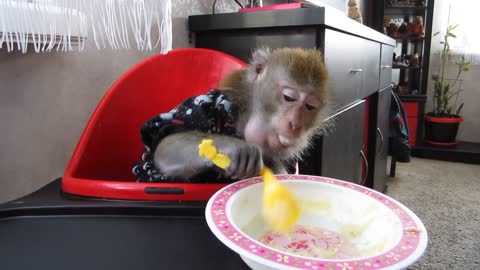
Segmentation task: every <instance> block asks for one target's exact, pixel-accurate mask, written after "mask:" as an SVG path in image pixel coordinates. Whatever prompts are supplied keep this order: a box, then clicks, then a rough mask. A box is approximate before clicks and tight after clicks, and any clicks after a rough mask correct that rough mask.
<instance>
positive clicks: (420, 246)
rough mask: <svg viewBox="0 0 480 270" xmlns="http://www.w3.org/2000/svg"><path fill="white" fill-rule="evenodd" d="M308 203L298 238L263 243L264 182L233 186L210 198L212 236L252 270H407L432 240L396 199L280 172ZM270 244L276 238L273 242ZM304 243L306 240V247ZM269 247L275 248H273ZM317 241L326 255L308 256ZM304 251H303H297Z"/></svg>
mask: <svg viewBox="0 0 480 270" xmlns="http://www.w3.org/2000/svg"><path fill="white" fill-rule="evenodd" d="M277 179H278V180H281V181H283V183H285V184H286V185H288V186H289V187H290V188H291V190H292V191H293V192H294V193H295V194H296V196H297V197H298V198H299V199H301V200H302V206H303V212H302V216H301V218H300V221H299V225H298V226H302V227H303V229H305V228H307V229H309V230H310V229H311V228H315V230H317V229H318V231H314V233H315V234H316V235H315V236H312V235H311V234H312V232H311V231H310V232H309V233H310V234H307V231H306V230H302V229H301V228H300V229H299V230H298V233H297V234H296V235H295V237H298V238H295V240H292V239H290V240H286V239H285V238H282V237H281V236H278V237H274V239H275V240H273V241H272V242H275V241H277V242H275V243H277V244H278V245H280V246H282V245H283V247H285V246H288V247H294V248H296V250H295V251H291V250H288V251H289V252H287V251H285V250H284V249H282V248H279V247H278V246H277V247H271V245H267V244H264V243H262V242H261V241H260V239H261V238H262V236H264V234H265V233H267V232H268V230H269V228H268V226H266V225H265V224H264V222H263V218H262V216H261V208H262V192H263V182H262V179H261V178H260V177H255V178H250V179H246V180H242V181H239V182H235V183H232V184H230V185H228V186H226V187H224V188H223V189H221V190H219V191H218V192H216V193H215V194H214V195H213V196H212V197H211V198H210V200H209V201H208V204H207V207H206V211H205V216H206V220H207V223H208V226H209V227H210V229H211V231H212V232H213V234H214V235H215V236H216V237H217V238H218V239H219V240H220V241H221V242H222V243H223V244H225V245H226V246H227V247H229V248H230V249H232V250H233V251H235V252H236V253H238V254H239V255H240V257H241V258H242V259H243V260H244V261H245V263H246V264H247V265H248V266H250V267H251V268H252V269H255V270H257V269H259V270H260V269H329V270H333V269H335V270H336V269H341V270H354V269H363V270H369V269H405V268H407V267H408V266H409V265H411V264H413V263H414V262H415V261H417V260H418V259H419V258H420V257H421V256H422V255H423V253H424V251H425V249H426V247H427V242H428V236H427V231H426V229H425V226H424V225H423V224H422V222H421V221H420V219H419V218H418V217H417V216H416V215H415V214H414V213H413V212H412V211H410V210H409V209H408V208H407V207H405V206H404V205H402V204H401V203H399V202H397V201H396V200H394V199H392V198H390V197H388V196H386V195H384V194H381V193H379V192H376V191H374V190H372V189H369V188H366V187H363V186H360V185H356V184H353V183H350V182H346V181H341V180H336V179H331V178H325V177H317V176H307V175H277ZM269 240H272V238H269ZM302 241H303V242H302ZM272 242H271V243H272ZM307 242H308V243H310V244H311V243H314V244H315V250H317V251H318V250H320V251H322V249H324V250H323V251H322V252H320V253H305V251H307V250H309V248H310V247H311V246H308V247H307V246H306V245H305V243H307ZM299 251H302V252H303V253H301V254H300V253H298V252H299Z"/></svg>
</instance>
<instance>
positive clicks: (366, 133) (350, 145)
mask: <svg viewBox="0 0 480 270" xmlns="http://www.w3.org/2000/svg"><path fill="white" fill-rule="evenodd" d="M189 30H190V33H191V37H192V42H193V44H194V46H195V47H199V48H208V49H214V50H219V51H222V52H225V53H228V54H231V55H233V56H235V57H237V58H239V59H241V60H243V61H246V62H247V61H248V60H249V58H250V56H251V52H252V50H253V49H252V48H256V47H261V46H268V47H270V48H280V47H300V48H316V49H318V50H320V51H321V52H322V53H323V55H324V59H325V64H326V66H327V69H328V72H329V77H330V80H329V85H330V90H331V93H332V96H333V112H332V114H331V115H330V118H331V120H332V122H333V123H334V125H333V126H334V128H332V129H330V132H328V133H326V134H325V135H323V136H321V137H319V138H317V139H316V140H315V141H314V144H313V147H312V148H311V149H310V150H309V151H307V153H306V154H305V155H304V157H303V160H302V161H300V162H299V169H300V173H302V174H309V175H320V176H327V177H332V178H337V179H342V180H346V181H351V182H354V183H358V184H363V185H366V186H368V187H375V188H376V189H378V190H379V191H383V188H382V186H383V185H384V183H385V179H384V178H382V177H383V176H384V175H385V174H384V173H383V174H379V173H377V171H376V170H375V168H378V172H380V171H381V167H382V166H383V167H384V170H383V171H386V163H385V162H386V159H384V157H386V156H384V153H385V149H386V148H387V144H386V143H385V139H386V136H388V135H387V134H388V123H387V124H385V121H386V120H388V107H389V102H388V103H383V102H384V100H387V97H386V96H387V95H388V93H387V92H388V91H382V93H385V94H382V96H381V97H380V94H379V90H381V89H383V88H385V87H387V86H388V83H390V81H389V78H390V77H391V72H392V56H391V54H392V50H393V47H394V46H395V41H394V40H393V39H391V38H389V37H387V36H385V35H383V34H381V33H378V32H377V31H375V30H373V29H371V28H368V27H366V26H364V25H362V24H360V23H358V22H355V21H353V20H351V19H349V18H347V17H346V16H343V15H342V14H339V13H338V12H337V11H336V10H334V9H330V8H327V7H318V8H301V9H291V10H269V11H261V12H245V13H226V14H215V15H195V16H190V17H189ZM388 98H389V97H388ZM388 101H389V100H388ZM380 111H382V113H380ZM385 111H386V113H383V112H385ZM373 114H374V116H373V117H375V119H374V120H371V121H370V118H371V117H372V115H373ZM380 114H381V115H382V116H380ZM377 116H378V119H377ZM385 117H386V118H385ZM366 119H369V121H366ZM367 122H368V123H367ZM377 128H378V130H379V131H377ZM380 138H383V143H382V146H381V147H380V146H378V147H376V146H373V145H370V144H375V141H377V140H380V141H381V139H380ZM378 145H380V143H378ZM376 149H378V151H379V152H381V153H382V154H381V155H380V154H378V155H372V151H376ZM365 151H367V152H365ZM369 163H371V164H374V165H369ZM370 167H371V168H370ZM292 171H293V170H292V167H291V168H289V172H292ZM377 174H379V175H378V176H377ZM376 181H378V183H374V182H376Z"/></svg>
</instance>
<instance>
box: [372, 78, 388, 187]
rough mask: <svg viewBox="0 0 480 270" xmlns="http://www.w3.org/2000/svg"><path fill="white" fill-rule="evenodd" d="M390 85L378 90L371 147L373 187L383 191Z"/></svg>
mask: <svg viewBox="0 0 480 270" xmlns="http://www.w3.org/2000/svg"><path fill="white" fill-rule="evenodd" d="M391 91H392V87H391V86H388V87H387V88H385V89H383V90H381V91H379V92H378V102H377V104H376V105H377V117H376V118H377V119H376V120H377V122H376V126H377V128H376V130H375V144H374V145H373V146H374V147H375V148H374V149H372V152H373V154H374V155H373V156H374V159H373V161H371V162H370V163H371V170H372V172H373V174H371V175H370V177H372V178H373V188H374V189H375V190H379V191H385V188H386V181H387V177H388V176H387V171H386V167H387V157H388V128H389V115H390V114H389V113H390V102H391V98H392V96H391Z"/></svg>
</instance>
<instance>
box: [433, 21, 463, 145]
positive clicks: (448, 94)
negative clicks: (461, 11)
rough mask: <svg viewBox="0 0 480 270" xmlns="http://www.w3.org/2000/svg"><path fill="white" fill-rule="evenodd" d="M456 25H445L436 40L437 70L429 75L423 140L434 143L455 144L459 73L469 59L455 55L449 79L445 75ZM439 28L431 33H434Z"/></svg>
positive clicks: (460, 87)
mask: <svg viewBox="0 0 480 270" xmlns="http://www.w3.org/2000/svg"><path fill="white" fill-rule="evenodd" d="M457 27H458V24H457V25H449V26H448V27H447V30H446V32H445V34H444V36H443V40H442V41H441V42H440V43H441V44H442V45H443V47H442V50H441V51H440V65H439V69H438V73H437V74H434V75H433V76H432V80H433V81H434V92H433V110H432V111H431V112H429V113H427V114H426V115H425V117H424V119H425V141H426V142H427V143H431V144H434V145H440V146H442V145H445V146H448V145H455V144H457V143H458V142H457V141H456V136H457V131H458V127H459V125H460V122H462V121H463V118H462V117H461V116H460V112H461V110H462V108H463V102H459V100H458V98H459V95H460V93H461V92H462V91H463V89H462V80H460V75H461V74H462V73H463V72H466V71H468V70H469V65H470V64H471V62H469V61H466V60H465V58H464V57H462V58H461V59H457V60H456V61H455V65H456V68H457V72H456V76H455V77H454V78H453V79H449V78H447V75H446V74H445V73H446V68H447V65H448V63H449V61H450V57H451V53H450V43H449V39H450V38H456V35H455V34H454V33H453V30H455V28H457ZM439 33H440V32H437V33H435V34H434V36H436V35H438V34H439Z"/></svg>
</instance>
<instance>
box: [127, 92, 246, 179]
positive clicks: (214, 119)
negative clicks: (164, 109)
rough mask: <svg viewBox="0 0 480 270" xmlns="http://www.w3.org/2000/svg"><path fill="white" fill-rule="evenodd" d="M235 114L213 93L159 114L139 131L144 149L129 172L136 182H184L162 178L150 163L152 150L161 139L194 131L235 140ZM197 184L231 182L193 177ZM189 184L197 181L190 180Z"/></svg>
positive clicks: (209, 175) (214, 176) (224, 98)
mask: <svg viewBox="0 0 480 270" xmlns="http://www.w3.org/2000/svg"><path fill="white" fill-rule="evenodd" d="M237 115H238V110H237V108H236V107H235V106H234V104H233V103H231V102H230V101H229V99H228V97H227V95H225V94H224V91H221V90H217V89H213V90H210V91H209V92H208V93H206V94H204V95H199V96H194V97H190V98H187V99H186V100H184V101H183V102H181V103H180V104H179V105H178V106H177V107H175V108H174V109H173V110H171V111H170V112H168V113H162V114H160V115H157V116H155V117H153V118H151V119H149V120H148V121H147V122H145V124H144V125H143V126H142V128H141V130H140V134H141V139H142V142H143V145H144V149H143V152H142V155H141V161H139V162H136V163H135V164H134V166H133V169H132V172H133V174H134V175H135V176H136V178H137V181H139V182H185V181H186V180H184V179H174V178H171V177H168V176H167V175H164V174H162V172H161V171H159V170H158V168H156V167H155V165H154V163H153V156H154V153H155V149H156V147H157V145H158V144H159V142H160V141H161V140H162V138H164V137H166V136H168V135H169V134H172V133H175V132H181V131H186V130H196V131H201V132H206V133H216V134H224V135H232V136H235V133H236V130H235V123H236V120H237ZM196 178H197V179H199V180H198V181H204V180H205V179H208V181H209V182H223V181H227V182H228V181H230V179H225V178H222V176H221V175H219V174H218V173H216V172H209V173H207V174H203V175H200V176H198V177H196ZM189 181H190V182H195V181H197V180H195V179H191V180H189Z"/></svg>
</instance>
